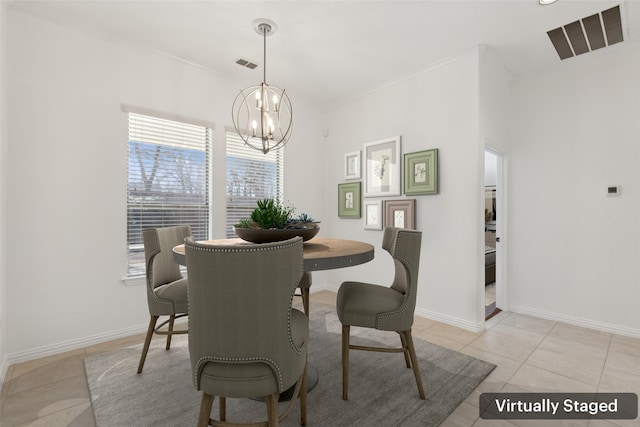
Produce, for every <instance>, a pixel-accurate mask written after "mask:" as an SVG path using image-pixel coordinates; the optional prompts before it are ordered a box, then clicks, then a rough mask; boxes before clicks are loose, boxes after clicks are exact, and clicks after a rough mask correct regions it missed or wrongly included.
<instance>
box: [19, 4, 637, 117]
mask: <svg viewBox="0 0 640 427" xmlns="http://www.w3.org/2000/svg"><path fill="white" fill-rule="evenodd" d="M618 4H620V5H621V13H622V21H623V31H624V37H625V42H623V43H620V44H618V45H614V46H611V47H608V48H605V49H601V50H600V51H594V52H591V53H587V54H584V55H582V56H579V57H576V58H572V59H569V60H566V61H576V60H581V57H586V56H588V55H596V54H601V53H600V52H601V51H605V50H607V49H624V48H625V46H626V45H629V44H630V43H629V41H630V40H635V39H636V38H637V34H638V28H639V26H640V0H631V1H621V0H618V1H613V0H558V1H557V2H556V3H555V4H552V5H548V6H540V5H539V4H538V1H537V0H497V1H490V0H441V1H436V0H413V1H399V0H393V1H392V0H386V1H380V0H378V1H350V0H339V1H326V0H325V1H322V0H316V1H303V0H297V1H266V0H263V1H244V0H235V1H213V0H208V1H205V0H199V1H191V0H172V1H158V0H138V1H133V0H129V1H123V0H80V1H79V0H72V1H68V0H12V1H11V3H10V5H9V7H10V8H11V9H12V10H16V11H20V12H24V13H29V14H32V15H36V16H38V17H41V18H46V19H50V20H53V21H57V22H61V23H64V24H66V25H69V26H73V27H76V28H78V29H81V30H83V31H88V32H91V33H93V34H98V35H100V36H106V37H108V38H112V39H117V40H119V41H123V42H127V43H129V44H135V45H139V46H144V47H147V48H151V49H153V50H156V51H160V52H163V53H166V54H169V55H171V56H173V57H177V58H181V59H183V60H186V61H189V62H191V63H195V64H198V65H200V66H203V67H206V68H210V69H213V70H216V72H218V73H221V74H223V75H225V76H231V77H235V78H238V79H239V83H238V84H239V85H240V84H241V83H244V82H248V83H251V84H256V83H259V81H261V80H262V38H261V36H259V35H258V34H257V33H256V32H255V31H254V29H253V25H252V22H253V21H254V20H256V19H258V18H268V19H271V20H273V21H275V22H276V24H277V25H278V30H277V32H276V34H274V35H273V36H270V37H268V38H267V82H268V83H270V84H274V85H277V86H280V87H283V88H286V89H287V92H288V93H289V94H290V96H292V97H295V96H296V95H302V96H305V97H307V98H309V99H310V100H312V101H314V102H318V103H320V104H321V105H324V106H330V105H332V104H335V103H339V102H341V101H343V100H345V99H349V98H351V97H354V96H357V95H360V94H362V93H366V92H368V91H370V90H372V89H374V88H376V87H380V86H383V85H385V84H388V83H390V82H393V81H395V80H399V79H402V78H405V77H407V76H410V75H412V74H415V73H418V72H420V71H422V70H425V69H427V68H429V67H431V66H433V65H435V64H438V63H439V62H442V61H444V60H446V59H447V58H451V57H454V56H456V55H459V54H462V53H466V52H469V51H471V49H473V48H474V47H476V46H478V45H487V46H490V47H491V48H492V49H494V51H495V52H496V54H497V55H498V57H499V58H500V59H501V60H502V61H503V63H504V64H505V65H506V67H507V68H508V69H509V70H510V71H511V72H512V73H513V74H514V75H516V76H518V75H523V74H526V73H530V72H538V71H541V70H544V69H546V68H548V67H557V66H562V64H563V62H566V61H563V62H561V61H560V59H559V58H558V56H557V54H556V52H555V50H554V49H553V46H552V45H551V42H550V41H549V38H548V37H547V34H546V32H547V31H548V30H551V29H554V28H557V27H559V26H562V25H564V24H568V23H569V22H572V21H575V20H578V19H581V18H584V17H586V16H589V15H591V14H594V13H597V12H600V11H602V10H605V9H608V8H610V7H613V6H616V5H618ZM239 58H244V59H247V60H249V61H251V62H254V63H257V64H259V67H258V68H256V69H255V70H249V69H247V68H243V67H241V66H239V65H237V64H236V63H235V61H236V60H237V59H239ZM242 86H245V85H244V84H242ZM239 88H240V87H239Z"/></svg>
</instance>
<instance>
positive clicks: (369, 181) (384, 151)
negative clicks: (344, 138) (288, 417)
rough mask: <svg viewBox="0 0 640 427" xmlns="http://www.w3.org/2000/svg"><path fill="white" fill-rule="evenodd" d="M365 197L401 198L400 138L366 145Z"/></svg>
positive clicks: (394, 137)
mask: <svg viewBox="0 0 640 427" xmlns="http://www.w3.org/2000/svg"><path fill="white" fill-rule="evenodd" d="M364 159H365V165H364V168H365V179H364V181H365V189H364V197H386V196H399V195H400V191H401V185H400V180H401V177H402V175H401V174H400V169H401V164H402V160H401V153H400V136H393V137H391V138H386V139H381V140H378V141H374V142H369V143H366V144H364Z"/></svg>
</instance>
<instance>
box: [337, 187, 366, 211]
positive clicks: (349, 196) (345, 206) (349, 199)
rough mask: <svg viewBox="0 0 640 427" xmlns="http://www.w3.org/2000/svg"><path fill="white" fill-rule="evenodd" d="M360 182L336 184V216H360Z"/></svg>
mask: <svg viewBox="0 0 640 427" xmlns="http://www.w3.org/2000/svg"><path fill="white" fill-rule="evenodd" d="M360 189H361V184H360V182H348V183H345V184H338V216H339V217H340V218H360V217H361V214H360V199H361V196H360Z"/></svg>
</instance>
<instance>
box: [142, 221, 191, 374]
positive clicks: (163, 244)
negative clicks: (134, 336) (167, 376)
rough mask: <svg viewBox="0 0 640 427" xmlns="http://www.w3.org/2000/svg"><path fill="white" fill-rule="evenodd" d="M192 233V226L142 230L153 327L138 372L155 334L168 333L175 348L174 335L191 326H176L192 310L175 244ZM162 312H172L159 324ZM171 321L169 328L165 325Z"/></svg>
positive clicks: (149, 332) (150, 323) (184, 332)
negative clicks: (188, 302)
mask: <svg viewBox="0 0 640 427" xmlns="http://www.w3.org/2000/svg"><path fill="white" fill-rule="evenodd" d="M189 236H191V227H190V226H188V225H178V226H174V227H163V228H149V229H146V230H143V231H142V237H143V241H144V255H145V264H146V272H147V303H148V306H149V314H150V315H151V319H150V320H149V327H148V328H147V335H146V338H145V340H144V347H143V348H142V355H141V356H140V362H139V363H138V373H141V372H142V368H143V367H144V362H145V359H146V358H147V353H148V351H149V345H150V344H151V338H152V337H153V334H154V333H156V334H158V335H166V336H167V344H166V347H165V348H166V349H167V350H169V348H171V336H172V335H174V334H186V333H187V330H186V329H183V330H177V331H174V330H173V324H174V321H175V320H176V319H178V318H180V317H183V316H186V315H187V314H188V307H187V279H185V278H183V277H182V274H181V273H180V266H179V265H178V264H176V263H175V262H174V261H173V251H172V249H173V247H174V246H177V245H181V244H182V243H184V239H185V238H186V237H189ZM160 316H169V318H168V319H167V320H165V321H164V322H162V323H160V325H158V326H156V323H157V322H158V319H159V318H160ZM167 324H168V328H167V329H163V328H164V326H165V325H167Z"/></svg>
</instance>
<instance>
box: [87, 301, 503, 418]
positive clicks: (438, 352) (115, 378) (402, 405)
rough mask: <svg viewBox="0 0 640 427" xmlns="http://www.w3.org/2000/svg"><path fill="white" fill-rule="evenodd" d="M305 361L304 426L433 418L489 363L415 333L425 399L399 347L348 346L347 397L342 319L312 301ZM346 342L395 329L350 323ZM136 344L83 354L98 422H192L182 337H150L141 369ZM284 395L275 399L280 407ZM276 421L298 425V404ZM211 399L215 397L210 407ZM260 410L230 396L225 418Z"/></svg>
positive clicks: (194, 399)
mask: <svg viewBox="0 0 640 427" xmlns="http://www.w3.org/2000/svg"><path fill="white" fill-rule="evenodd" d="M310 318H311V322H310V329H311V330H310V342H309V356H308V357H309V359H308V360H309V363H310V364H311V365H313V366H314V367H315V368H316V369H317V370H318V374H319V381H318V384H317V385H316V386H315V387H314V388H313V389H312V390H311V391H310V392H309V394H308V403H307V411H308V413H307V425H309V426H323V427H325V426H350V427H351V426H363V427H364V426H366V427H370V426H421V427H424V426H437V425H439V424H440V423H441V422H442V421H444V420H445V419H446V418H447V416H448V415H449V414H450V413H451V412H453V411H454V410H455V408H456V407H457V406H458V405H459V404H460V403H461V402H462V401H463V400H464V399H465V398H466V397H467V396H468V395H469V394H470V393H471V392H472V391H473V390H474V389H475V388H476V387H477V386H478V384H480V382H482V380H483V379H484V378H485V377H486V376H487V375H488V374H489V373H490V372H491V371H492V370H493V369H494V368H495V365H493V364H490V363H487V362H484V361H481V360H478V359H475V358H473V357H470V356H467V355H464V354H461V353H458V352H455V351H452V350H449V349H446V348H444V347H440V346H438V345H435V344H431V343H429V342H426V341H423V340H420V339H417V338H416V339H415V347H416V353H417V355H418V361H419V362H418V363H419V366H420V370H421V374H422V381H423V384H424V389H425V393H426V400H420V399H419V397H418V390H417V387H416V383H415V379H414V377H413V371H412V370H411V369H407V368H406V365H405V363H404V357H403V356H402V354H401V353H396V354H393V353H391V354H390V353H372V352H363V351H351V352H350V364H349V374H350V375H349V400H348V401H343V400H342V365H341V360H340V351H341V350H340V348H341V336H340V333H341V325H340V322H339V320H338V318H337V316H336V314H335V308H334V307H331V306H328V305H323V304H314V305H313V307H312V312H311V316H310ZM351 336H352V339H351V342H352V344H361V345H372V344H373V345H380V344H386V345H391V346H396V345H398V344H399V341H400V339H399V335H397V334H394V333H391V332H380V331H374V330H368V329H362V328H351ZM141 348H142V344H140V345H138V346H132V347H127V348H123V349H119V350H115V351H112V352H108V353H103V354H99V355H95V356H91V357H88V358H86V359H85V369H86V373H87V381H88V385H89V392H90V395H91V404H92V408H93V413H94V417H95V421H96V426H97V427H119V426H122V427H125V426H126V427H131V426H141V427H146V426H154V427H157V426H167V427H169V426H170V427H181V426H185V427H186V426H195V425H196V424H197V418H198V410H199V406H200V399H201V394H200V393H199V392H196V390H195V389H194V387H193V384H192V381H191V372H190V363H189V351H188V341H187V338H186V336H178V337H174V339H173V342H172V346H171V349H170V350H169V351H165V350H164V340H163V339H162V338H160V339H154V341H153V342H152V347H151V348H150V350H149V354H148V356H147V360H146V363H145V366H144V371H143V373H142V374H140V375H138V374H136V368H137V364H138V360H139V358H140V352H141ZM287 404H288V403H286V402H283V403H280V405H281V410H282V408H284V405H287ZM295 408H296V409H294V411H292V413H291V414H290V415H289V417H288V418H287V419H286V420H285V421H284V422H283V423H282V424H281V425H284V426H298V425H299V419H300V417H299V410H298V408H299V406H298V405H297V404H296V406H295ZM216 412H217V404H215V403H214V415H215V414H216ZM265 418H266V407H265V404H264V403H262V402H259V401H255V400H251V399H228V400H227V421H230V422H249V421H257V420H263V419H265Z"/></svg>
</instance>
